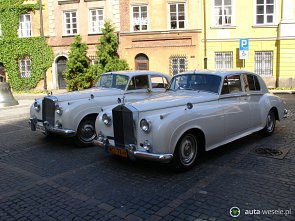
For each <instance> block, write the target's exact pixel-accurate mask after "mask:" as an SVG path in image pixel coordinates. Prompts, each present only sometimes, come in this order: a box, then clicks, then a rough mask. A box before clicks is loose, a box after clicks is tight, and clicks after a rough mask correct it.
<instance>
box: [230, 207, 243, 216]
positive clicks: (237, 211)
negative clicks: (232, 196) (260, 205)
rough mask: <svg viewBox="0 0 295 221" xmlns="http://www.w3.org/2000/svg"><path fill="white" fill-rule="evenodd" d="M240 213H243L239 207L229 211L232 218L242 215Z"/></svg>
mask: <svg viewBox="0 0 295 221" xmlns="http://www.w3.org/2000/svg"><path fill="white" fill-rule="evenodd" d="M240 212H241V211H240V209H239V207H236V206H235V207H232V208H230V211H229V213H230V215H231V216H232V217H238V216H239V215H240Z"/></svg>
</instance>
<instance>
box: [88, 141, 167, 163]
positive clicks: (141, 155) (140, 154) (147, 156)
mask: <svg viewBox="0 0 295 221" xmlns="http://www.w3.org/2000/svg"><path fill="white" fill-rule="evenodd" d="M93 144H94V145H96V146H99V147H101V148H104V149H105V150H106V151H107V152H109V148H117V147H115V146H113V145H111V144H110V143H109V141H108V139H103V140H94V141H93ZM127 154H128V158H129V159H131V160H135V159H143V160H151V161H157V162H162V163H169V162H170V161H171V160H172V158H173V154H157V153H149V152H146V151H141V150H137V149H136V146H135V145H132V144H130V145H129V146H128V148H127Z"/></svg>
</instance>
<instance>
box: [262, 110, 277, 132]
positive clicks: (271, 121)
mask: <svg viewBox="0 0 295 221" xmlns="http://www.w3.org/2000/svg"><path fill="white" fill-rule="evenodd" d="M275 127H276V116H275V112H274V110H270V111H269V112H268V114H267V116H266V125H265V127H264V128H263V129H262V130H261V131H260V134H261V135H263V136H269V135H271V134H272V133H273V132H274V130H275Z"/></svg>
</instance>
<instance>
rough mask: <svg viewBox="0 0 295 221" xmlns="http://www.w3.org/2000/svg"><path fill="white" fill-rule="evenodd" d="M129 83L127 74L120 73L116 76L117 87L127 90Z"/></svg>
mask: <svg viewBox="0 0 295 221" xmlns="http://www.w3.org/2000/svg"><path fill="white" fill-rule="evenodd" d="M127 83H128V78H126V76H122V75H118V76H117V77H116V88H118V89H122V90H125V88H126V85H127Z"/></svg>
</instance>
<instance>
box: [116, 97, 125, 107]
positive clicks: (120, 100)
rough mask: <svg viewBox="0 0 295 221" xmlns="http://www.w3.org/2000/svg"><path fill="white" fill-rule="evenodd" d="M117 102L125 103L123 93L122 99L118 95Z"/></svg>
mask: <svg viewBox="0 0 295 221" xmlns="http://www.w3.org/2000/svg"><path fill="white" fill-rule="evenodd" d="M117 101H118V104H122V105H124V104H125V95H123V97H122V99H121V98H119V97H118V100H117Z"/></svg>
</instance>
